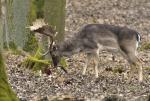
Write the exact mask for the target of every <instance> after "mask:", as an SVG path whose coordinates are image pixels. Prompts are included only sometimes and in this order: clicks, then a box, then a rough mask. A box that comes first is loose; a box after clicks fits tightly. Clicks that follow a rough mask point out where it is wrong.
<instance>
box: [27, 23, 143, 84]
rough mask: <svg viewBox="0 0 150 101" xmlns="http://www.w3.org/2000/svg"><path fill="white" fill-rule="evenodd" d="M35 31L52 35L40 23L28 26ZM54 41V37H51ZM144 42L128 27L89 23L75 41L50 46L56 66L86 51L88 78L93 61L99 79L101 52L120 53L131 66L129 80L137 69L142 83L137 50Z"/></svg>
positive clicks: (85, 67) (72, 39)
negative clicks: (66, 57)
mask: <svg viewBox="0 0 150 101" xmlns="http://www.w3.org/2000/svg"><path fill="white" fill-rule="evenodd" d="M29 28H30V30H31V31H33V32H39V33H41V34H45V35H52V34H51V31H50V30H48V29H51V28H50V27H48V25H47V24H45V23H44V22H43V24H42V23H40V21H37V22H36V24H35V25H34V24H33V26H31V27H29ZM51 38H52V39H53V37H51ZM140 41H141V37H140V34H139V33H138V32H137V31H135V30H132V29H129V28H127V27H120V26H115V25H108V24H88V25H86V26H84V27H82V28H81V29H80V31H78V32H77V33H76V34H74V35H73V37H72V38H69V39H68V40H65V41H63V42H61V43H58V44H56V45H55V46H53V45H52V44H51V48H50V54H51V56H52V60H53V62H54V66H56V67H57V65H58V64H59V62H60V58H61V57H62V56H71V55H73V54H78V53H79V52H84V53H86V54H87V58H86V64H85V66H84V68H83V73H82V74H83V75H85V72H86V69H87V67H88V65H89V64H88V63H89V61H90V60H91V57H92V59H93V60H94V64H95V76H96V78H97V77H98V58H99V52H100V51H102V50H106V51H109V52H112V53H114V52H119V53H120V54H121V55H122V56H123V57H124V58H125V59H126V60H127V61H128V63H129V64H130V67H131V71H130V78H131V77H132V76H133V72H134V71H135V68H136V67H138V73H139V74H138V75H139V78H138V79H139V81H140V82H141V81H142V80H143V74H142V65H141V61H140V59H139V58H138V57H137V48H138V45H139V42H140Z"/></svg>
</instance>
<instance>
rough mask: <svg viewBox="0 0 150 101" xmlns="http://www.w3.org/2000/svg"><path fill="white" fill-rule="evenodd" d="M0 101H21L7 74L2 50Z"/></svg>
mask: <svg viewBox="0 0 150 101" xmlns="http://www.w3.org/2000/svg"><path fill="white" fill-rule="evenodd" d="M0 101H19V99H18V98H17V96H16V94H15V93H14V92H13V90H12V88H11V87H10V84H9V83H8V78H7V74H6V68H5V64H4V60H3V57H2V51H1V50H0Z"/></svg>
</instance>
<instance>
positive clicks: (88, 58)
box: [82, 55, 90, 75]
mask: <svg viewBox="0 0 150 101" xmlns="http://www.w3.org/2000/svg"><path fill="white" fill-rule="evenodd" d="M89 62H90V56H88V55H87V58H86V60H85V66H84V67H83V72H82V75H85V72H86V70H87V67H88V65H89Z"/></svg>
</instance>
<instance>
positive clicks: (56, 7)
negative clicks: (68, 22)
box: [44, 0, 66, 42]
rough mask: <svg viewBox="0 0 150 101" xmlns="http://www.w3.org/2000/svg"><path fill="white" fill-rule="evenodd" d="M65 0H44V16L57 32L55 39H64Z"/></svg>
mask: <svg viewBox="0 0 150 101" xmlns="http://www.w3.org/2000/svg"><path fill="white" fill-rule="evenodd" d="M65 6H66V0H45V7H44V17H45V20H46V22H48V23H49V25H52V26H53V27H54V28H55V27H56V30H57V32H58V35H57V40H58V41H59V42H60V41H62V40H63V39H64V28H65Z"/></svg>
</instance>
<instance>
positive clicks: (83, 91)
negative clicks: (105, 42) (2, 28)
mask: <svg viewBox="0 0 150 101" xmlns="http://www.w3.org/2000/svg"><path fill="white" fill-rule="evenodd" d="M88 23H107V24H114V25H120V26H127V27H129V28H132V29H135V30H137V31H138V32H139V33H141V35H142V43H144V42H150V41H149V38H150V34H149V33H150V30H149V28H150V0H68V1H67V14H66V36H67V37H69V36H70V35H72V33H75V32H76V31H77V30H78V29H80V28H81V26H84V25H86V24H88ZM139 57H141V58H142V59H143V61H144V64H143V67H144V82H143V83H138V81H137V74H135V78H133V80H132V81H131V82H127V80H125V79H124V72H125V71H129V68H128V65H127V63H126V61H125V60H124V59H123V58H122V57H121V56H120V55H116V58H115V61H112V55H111V54H110V53H107V52H102V53H100V59H102V61H100V66H99V67H101V69H102V70H103V73H102V74H99V78H98V79H95V78H94V77H95V76H94V70H93V66H92V65H91V66H90V67H89V68H88V72H87V73H86V75H85V76H83V75H82V67H83V66H84V65H85V60H84V59H85V56H84V55H83V54H79V55H74V56H72V57H71V58H69V59H68V58H67V61H68V65H69V67H68V71H69V74H64V73H63V72H62V71H61V70H59V69H58V70H56V69H51V70H52V75H50V76H47V75H45V74H43V75H41V76H39V75H34V74H33V73H32V72H31V71H29V70H24V69H23V68H20V67H17V64H18V63H20V61H22V60H23V59H24V57H23V56H16V55H12V54H8V55H7V67H8V75H9V81H10V84H11V86H12V87H13V89H14V90H15V91H16V92H17V95H18V96H19V97H20V98H22V99H27V101H31V99H34V98H35V97H37V96H40V97H44V96H49V98H52V96H61V95H67V96H73V97H76V98H83V99H88V100H87V101H101V99H102V98H104V97H105V96H108V95H116V94H117V95H119V96H123V97H124V98H125V99H127V101H146V100H144V99H146V96H147V95H150V58H149V57H150V51H149V50H144V51H140V52H139ZM120 68H121V70H123V72H121V73H119V72H118V69H120ZM99 69H100V68H99ZM34 101H35V100H34ZM45 101H46V100H45ZM64 101H65V100H64ZM66 101H67V100H66ZM74 101H76V100H74Z"/></svg>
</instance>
